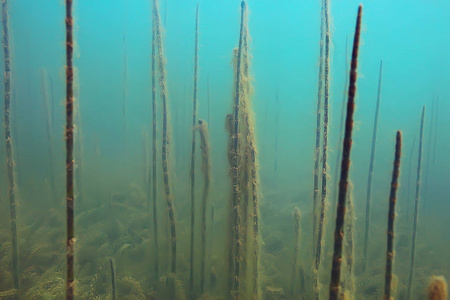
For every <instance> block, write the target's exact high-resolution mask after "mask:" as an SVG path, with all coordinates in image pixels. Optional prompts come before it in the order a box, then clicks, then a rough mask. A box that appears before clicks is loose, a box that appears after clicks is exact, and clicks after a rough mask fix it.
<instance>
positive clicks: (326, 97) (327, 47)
mask: <svg viewBox="0 0 450 300" xmlns="http://www.w3.org/2000/svg"><path fill="white" fill-rule="evenodd" d="M323 6H324V8H323V10H324V11H323V16H324V18H323V19H324V33H323V34H324V38H325V55H324V56H325V57H324V61H323V64H324V72H323V83H324V88H323V141H322V194H321V199H320V216H319V231H318V233H317V246H316V261H315V271H316V273H317V272H318V270H319V266H320V256H321V252H322V236H323V231H324V222H325V205H326V200H327V167H328V166H327V157H328V100H329V74H330V24H329V11H328V0H324V2H323Z"/></svg>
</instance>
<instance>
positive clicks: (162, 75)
mask: <svg viewBox="0 0 450 300" xmlns="http://www.w3.org/2000/svg"><path fill="white" fill-rule="evenodd" d="M153 9H154V11H153V17H154V18H155V19H154V21H155V23H154V24H155V31H156V45H157V48H158V54H159V55H158V68H159V83H160V86H161V98H162V105H163V124H162V151H161V152H162V171H163V179H164V195H165V199H166V203H167V211H168V214H169V222H170V237H171V250H172V255H171V260H170V271H171V273H173V274H175V273H176V270H177V234H176V223H175V215H174V205H173V199H172V195H171V192H170V182H169V162H168V160H169V148H168V144H169V134H168V132H169V125H168V119H169V116H168V109H169V105H168V101H169V99H168V93H167V85H166V64H165V60H164V50H163V44H162V34H161V19H160V15H159V7H158V0H153Z"/></svg>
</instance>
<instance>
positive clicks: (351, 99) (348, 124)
mask: <svg viewBox="0 0 450 300" xmlns="http://www.w3.org/2000/svg"><path fill="white" fill-rule="evenodd" d="M361 18H362V5H360V6H359V8H358V16H357V19H356V28H355V36H354V39H353V51H352V61H351V68H350V84H349V87H348V102H347V116H346V119H345V134H344V142H343V148H342V149H343V150H342V162H341V179H340V181H339V198H338V203H337V209H336V226H335V229H334V248H333V261H332V267H331V281H330V300H337V299H338V297H339V281H340V275H341V262H342V241H343V238H344V232H343V227H344V220H345V201H346V198H347V188H348V174H349V169H350V151H351V148H352V131H353V113H354V110H355V94H356V79H357V67H358V49H359V36H360V33H361Z"/></svg>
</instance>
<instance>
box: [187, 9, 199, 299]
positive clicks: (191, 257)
mask: <svg viewBox="0 0 450 300" xmlns="http://www.w3.org/2000/svg"><path fill="white" fill-rule="evenodd" d="M197 81H198V4H197V10H196V14H195V43H194V95H193V98H192V106H193V108H192V144H191V170H190V180H191V245H190V254H189V289H190V292H191V293H193V291H194V238H195V133H196V130H195V127H196V126H197V84H198V83H197Z"/></svg>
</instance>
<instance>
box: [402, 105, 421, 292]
mask: <svg viewBox="0 0 450 300" xmlns="http://www.w3.org/2000/svg"><path fill="white" fill-rule="evenodd" d="M424 123H425V106H424V107H423V108H422V118H421V121H420V131H419V154H418V158H417V180H416V199H415V202H414V223H413V230H412V243H411V260H410V267H409V278H408V290H407V296H406V299H411V288H412V281H413V278H414V264H415V255H416V237H417V222H418V220H419V200H420V179H421V172H422V150H423V129H424Z"/></svg>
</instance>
